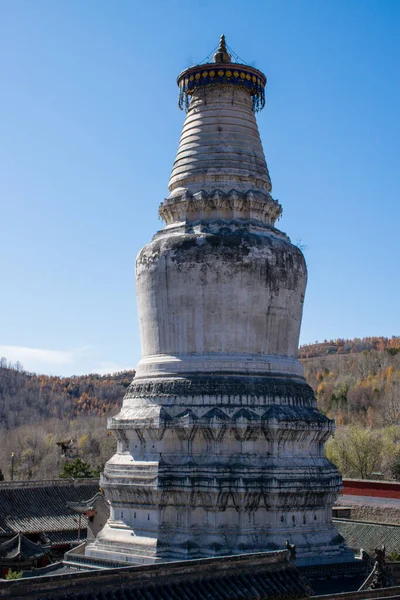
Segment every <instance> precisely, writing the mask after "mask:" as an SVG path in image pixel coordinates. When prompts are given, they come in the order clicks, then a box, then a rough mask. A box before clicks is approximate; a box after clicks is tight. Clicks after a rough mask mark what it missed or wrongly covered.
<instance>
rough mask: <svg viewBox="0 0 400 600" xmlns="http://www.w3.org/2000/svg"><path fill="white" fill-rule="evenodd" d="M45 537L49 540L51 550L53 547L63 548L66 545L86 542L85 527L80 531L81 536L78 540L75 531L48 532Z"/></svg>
mask: <svg viewBox="0 0 400 600" xmlns="http://www.w3.org/2000/svg"><path fill="white" fill-rule="evenodd" d="M82 521H83V519H82ZM46 537H47V538H48V539H49V542H50V544H51V546H52V547H53V548H54V547H55V546H65V545H66V544H78V543H79V542H81V541H83V540H86V538H87V529H86V527H85V528H82V529H81V535H80V538H79V540H78V531H77V530H76V529H75V531H72V530H68V531H49V532H48V533H47V534H46Z"/></svg>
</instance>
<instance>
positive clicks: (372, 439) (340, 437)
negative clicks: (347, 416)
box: [326, 425, 383, 479]
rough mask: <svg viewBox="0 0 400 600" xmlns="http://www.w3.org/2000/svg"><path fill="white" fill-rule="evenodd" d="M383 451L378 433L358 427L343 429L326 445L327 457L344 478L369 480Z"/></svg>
mask: <svg viewBox="0 0 400 600" xmlns="http://www.w3.org/2000/svg"><path fill="white" fill-rule="evenodd" d="M382 450H383V440H382V437H381V436H380V435H379V434H378V432H376V431H371V430H370V429H364V428H363V427H358V426H354V425H352V426H349V427H343V428H341V429H340V430H339V431H338V432H337V433H336V434H335V437H333V438H331V439H330V440H329V441H328V443H327V445H326V454H327V457H328V458H329V459H330V460H331V461H332V462H333V463H334V464H335V465H336V466H337V467H338V469H339V471H340V472H341V474H342V475H343V476H344V477H359V478H360V479H367V478H368V477H369V476H370V475H371V473H372V472H373V471H374V469H375V467H376V465H377V463H378V461H379V459H380V458H381V454H382Z"/></svg>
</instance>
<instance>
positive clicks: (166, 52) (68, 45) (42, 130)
mask: <svg viewBox="0 0 400 600" xmlns="http://www.w3.org/2000/svg"><path fill="white" fill-rule="evenodd" d="M221 33H225V35H226V38H227V42H228V44H229V45H230V46H231V47H232V48H233V49H234V50H235V51H236V52H237V54H239V55H240V56H241V57H243V59H244V60H246V61H247V62H249V63H251V64H254V66H256V67H257V68H259V69H261V70H262V71H264V72H265V73H266V75H267V77H268V86H267V104H266V107H265V109H264V111H262V112H261V113H259V116H258V123H259V127H260V132H261V137H262V140H263V145H264V150H265V154H266V158H267V162H268V166H269V169H270V174H271V178H272V183H273V195H274V197H275V198H277V199H279V201H280V202H281V203H282V205H283V208H284V214H283V219H282V220H281V221H280V223H279V226H280V228H281V229H283V230H284V231H286V232H287V233H288V234H289V235H290V237H291V239H292V240H293V241H295V242H296V241H300V240H301V243H302V244H304V245H305V246H306V249H305V255H306V259H307V262H308V268H309V283H308V289H307V294H306V302H305V311H304V318H303V327H302V334H301V341H302V342H313V341H315V340H322V339H324V338H336V337H354V336H358V337H362V336H366V335H386V336H391V335H393V334H394V335H399V334H400V327H399V325H400V319H399V306H400V268H399V257H400V244H399V225H400V209H399V192H398V189H399V183H398V179H399V173H400V164H399V163H400V160H399V145H400V125H399V113H400V76H399V62H400V2H399V1H398V0H258V1H257V2H254V1H251V0H250V1H249V0H247V1H246V2H243V1H241V2H238V1H235V0H229V1H228V0H218V1H217V2H216V1H209V0H191V1H189V2H188V1H187V0H185V1H178V0H176V1H174V0H158V1H154V0H153V1H152V2H137V1H135V0H116V1H113V2H110V1H109V0H58V1H57V2H54V1H53V0H25V1H21V0H1V2H0V76H1V94H0V203H1V212H0V251H1V255H0V276H1V288H0V290H1V293H0V356H1V355H5V356H6V357H7V358H9V359H11V360H13V361H15V360H18V359H19V360H20V361H21V362H22V364H23V365H24V366H25V367H26V368H27V369H29V370H35V371H39V372H44V373H53V374H65V375H70V374H73V373H76V374H79V373H87V372H90V371H99V372H105V371H114V370H118V369H123V368H133V367H134V366H135V365H136V363H137V362H138V360H139V358H140V342H139V334H138V325H137V312H136V300H135V288H134V278H133V269H134V260H135V256H136V254H137V252H138V251H139V249H140V248H141V247H142V246H143V245H144V244H146V243H147V242H148V241H150V239H151V237H152V235H153V234H154V233H155V231H156V230H157V229H159V228H160V227H161V222H160V221H159V220H158V216H157V209H158V205H159V203H160V202H161V201H162V200H163V198H164V197H165V196H166V195H167V193H168V190H167V185H168V178H169V173H170V169H171V166H172V163H173V160H174V158H175V152H176V149H177V144H178V140H179V136H180V131H181V127H182V124H183V119H184V113H182V112H181V111H180V110H179V109H178V107H177V87H176V83H175V78H176V76H177V74H178V73H179V72H180V71H181V70H183V69H184V68H186V67H187V66H189V65H191V64H196V63H198V62H200V61H201V60H202V59H203V58H204V57H205V56H206V55H207V54H208V53H209V52H211V51H212V50H213V48H214V47H215V46H216V44H217V42H218V38H219V36H220V34H221Z"/></svg>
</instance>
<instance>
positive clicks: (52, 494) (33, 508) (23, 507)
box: [0, 480, 99, 536]
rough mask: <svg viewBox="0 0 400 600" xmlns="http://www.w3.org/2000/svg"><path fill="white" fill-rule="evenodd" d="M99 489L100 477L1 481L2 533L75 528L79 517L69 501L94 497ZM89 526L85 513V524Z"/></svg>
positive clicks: (83, 521)
mask: <svg viewBox="0 0 400 600" xmlns="http://www.w3.org/2000/svg"><path fill="white" fill-rule="evenodd" d="M23 484H25V485H23ZM98 489H99V484H98V481H97V480H93V481H90V480H89V481H88V480H85V483H79V484H77V483H74V482H71V481H62V482H59V481H50V482H43V483H42V484H40V482H18V483H16V484H13V483H8V482H7V483H1V484H0V536H1V535H3V536H5V535H12V534H13V533H18V532H22V533H40V532H52V531H68V530H76V529H77V527H78V526H77V521H76V518H77V517H76V515H74V514H73V512H72V511H71V509H69V508H68V507H67V502H71V501H72V502H79V501H81V500H86V499H88V498H92V497H93V496H94V495H95V494H96V492H98ZM86 526H87V520H86V517H84V516H83V517H82V527H84V528H86Z"/></svg>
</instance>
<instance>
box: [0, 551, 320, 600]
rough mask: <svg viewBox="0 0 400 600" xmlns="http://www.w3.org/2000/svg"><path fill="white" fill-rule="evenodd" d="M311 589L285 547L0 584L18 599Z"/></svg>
mask: <svg viewBox="0 0 400 600" xmlns="http://www.w3.org/2000/svg"><path fill="white" fill-rule="evenodd" d="M309 596H310V589H309V588H308V586H307V585H306V583H305V582H304V580H303V579H302V578H301V577H300V575H299V573H298V571H297V570H296V568H295V567H294V566H293V565H292V563H290V562H289V561H288V552H287V551H277V552H269V553H260V554H253V555H239V556H233V557H232V556H228V557H223V558H222V557H221V558H217V559H215V558H213V559H200V560H189V561H180V562H176V563H156V564H153V565H141V566H137V567H125V568H119V569H110V570H102V571H90V572H80V573H72V574H63V575H59V576H57V575H56V574H54V575H53V576H49V575H47V576H45V577H40V578H37V577H34V578H30V579H28V580H26V579H22V580H18V581H16V582H12V583H10V582H4V583H3V587H1V586H0V598H1V597H6V598H13V599H15V600H17V599H18V600H20V599H24V600H25V598H27V597H29V598H30V599H31V600H50V599H51V600H77V599H79V600H260V599H267V598H268V599H270V600H275V599H276V600H278V599H279V600H295V599H298V600H300V599H305V598H309Z"/></svg>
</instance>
